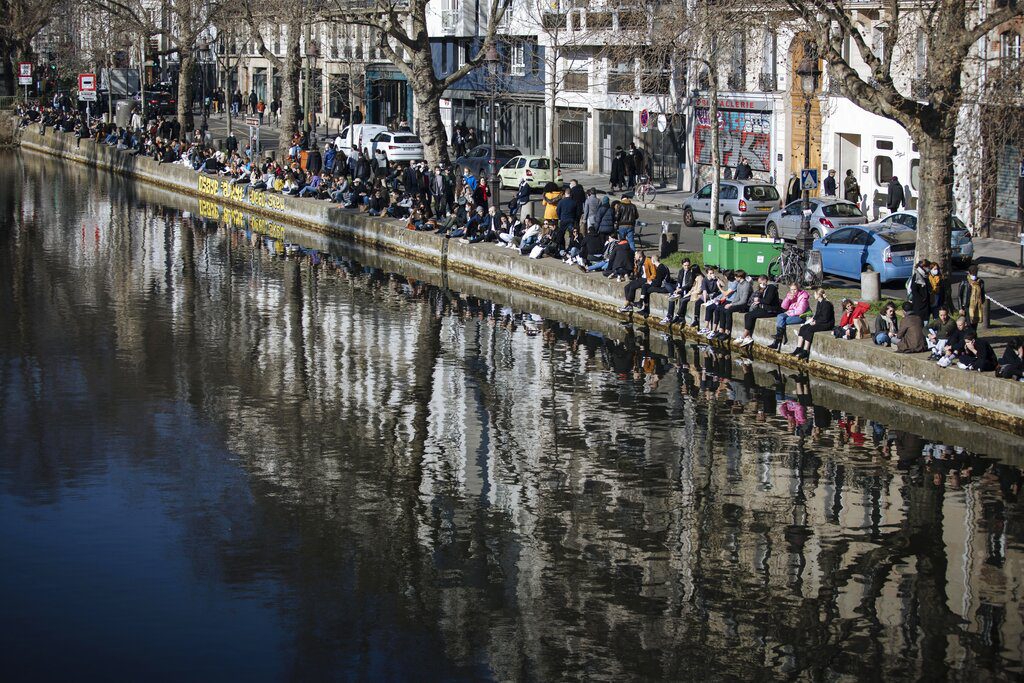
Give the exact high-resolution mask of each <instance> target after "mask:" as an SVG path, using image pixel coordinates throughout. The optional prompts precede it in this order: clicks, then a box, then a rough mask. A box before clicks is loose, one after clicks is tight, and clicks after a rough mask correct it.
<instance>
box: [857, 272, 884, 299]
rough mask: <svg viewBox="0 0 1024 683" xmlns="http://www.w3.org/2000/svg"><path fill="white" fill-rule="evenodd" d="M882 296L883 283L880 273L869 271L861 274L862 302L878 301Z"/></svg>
mask: <svg viewBox="0 0 1024 683" xmlns="http://www.w3.org/2000/svg"><path fill="white" fill-rule="evenodd" d="M880 295H881V283H880V281H879V276H878V273H876V272H875V271H873V270H868V271H865V272H863V273H861V274H860V298H861V301H878V299H879V298H880Z"/></svg>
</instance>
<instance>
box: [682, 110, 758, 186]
mask: <svg viewBox="0 0 1024 683" xmlns="http://www.w3.org/2000/svg"><path fill="white" fill-rule="evenodd" d="M710 120H711V119H710V116H709V114H708V110H707V109H702V108H698V109H696V121H695V124H694V127H693V156H694V159H696V161H697V163H699V164H710V163H711V124H710ZM771 126H772V113H771V112H769V111H731V110H728V109H726V110H722V109H720V110H719V111H718V129H719V131H720V135H721V137H720V141H719V142H720V145H721V149H722V165H723V166H732V167H735V166H736V165H737V164H739V162H740V159H746V161H747V163H749V164H750V167H751V168H752V169H753V170H755V171H770V169H771V161H772V149H771Z"/></svg>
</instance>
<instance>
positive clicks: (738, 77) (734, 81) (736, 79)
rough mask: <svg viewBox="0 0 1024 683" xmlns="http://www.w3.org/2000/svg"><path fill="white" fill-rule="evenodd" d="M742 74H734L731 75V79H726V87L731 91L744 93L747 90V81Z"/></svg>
mask: <svg viewBox="0 0 1024 683" xmlns="http://www.w3.org/2000/svg"><path fill="white" fill-rule="evenodd" d="M743 76H744V75H743V73H741V72H733V73H731V74H729V78H728V79H726V85H727V86H728V88H729V90H731V91H733V92H743V91H745V90H746V89H747V82H746V81H747V79H746V78H744V77H743Z"/></svg>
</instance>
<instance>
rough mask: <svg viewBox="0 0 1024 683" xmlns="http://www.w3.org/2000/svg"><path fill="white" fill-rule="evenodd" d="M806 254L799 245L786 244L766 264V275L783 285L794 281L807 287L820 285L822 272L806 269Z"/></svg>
mask: <svg viewBox="0 0 1024 683" xmlns="http://www.w3.org/2000/svg"><path fill="white" fill-rule="evenodd" d="M807 256H808V253H807V252H805V251H804V250H803V249H801V248H800V247H797V246H795V245H787V246H786V247H785V248H784V249H783V250H782V251H781V252H780V253H779V255H778V256H776V257H775V258H774V259H772V261H771V263H769V264H768V277H770V278H772V279H774V280H775V281H777V282H780V283H782V284H785V285H788V284H792V283H794V282H795V283H797V284H798V285H802V286H804V287H807V288H809V289H816V288H818V287H820V286H821V281H822V274H821V273H815V272H812V271H810V270H808V268H807Z"/></svg>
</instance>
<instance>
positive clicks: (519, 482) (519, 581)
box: [0, 159, 1024, 680]
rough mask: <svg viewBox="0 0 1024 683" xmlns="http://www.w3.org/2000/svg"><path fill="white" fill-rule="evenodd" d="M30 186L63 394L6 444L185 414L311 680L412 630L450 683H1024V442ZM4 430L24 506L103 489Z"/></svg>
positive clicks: (211, 224) (149, 202)
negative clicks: (778, 679)
mask: <svg viewBox="0 0 1024 683" xmlns="http://www.w3.org/2000/svg"><path fill="white" fill-rule="evenodd" d="M43 169H45V170H46V173H47V174H48V175H47V177H49V178H53V179H54V180H53V181H52V182H51V183H43V182H38V181H40V180H41V179H42V177H43V176H42V173H43ZM12 173H13V172H12ZM17 173H18V174H22V173H23V174H25V177H26V178H27V179H29V180H32V181H33V182H30V183H23V184H22V186H21V188H22V190H21V193H20V194H10V193H9V192H8V193H7V194H0V201H2V202H3V204H4V207H3V208H4V215H3V218H2V220H3V224H4V225H5V226H6V227H5V228H4V230H3V233H2V234H0V243H2V255H0V259H2V263H0V265H2V273H3V275H2V279H3V280H4V282H3V287H4V292H5V294H4V295H3V301H2V308H0V312H2V314H3V316H4V318H5V319H6V320H8V321H15V324H12V325H11V326H10V327H8V330H7V332H6V333H5V335H4V341H3V346H4V359H5V360H4V363H5V365H6V366H7V368H6V370H5V372H6V373H8V376H10V374H9V373H10V372H11V371H12V368H13V367H14V364H15V361H14V360H12V359H15V358H20V359H23V361H24V362H26V363H29V364H30V365H32V366H33V367H34V368H35V370H36V371H37V372H38V373H39V376H40V377H41V378H45V379H41V380H40V382H39V383H35V384H33V383H32V382H17V383H13V382H7V383H6V384H7V389H6V390H5V393H6V397H5V399H4V401H5V402H4V407H3V408H0V410H2V411H3V412H5V413H8V417H7V419H6V420H5V422H6V423H7V424H8V426H9V427H10V425H11V424H12V423H13V420H14V418H15V417H17V416H15V415H14V411H15V408H16V407H18V406H21V407H23V408H22V409H24V410H26V413H27V414H26V415H24V416H22V417H26V419H28V421H29V422H31V418H30V417H29V414H31V413H32V412H33V411H38V414H39V416H40V417H46V415H47V414H48V411H49V410H54V411H56V410H59V409H67V408H75V409H77V410H82V408H81V403H80V400H79V399H80V398H81V396H82V395H85V396H87V397H89V401H91V402H93V403H94V405H93V406H92V407H91V408H89V409H87V410H84V412H81V413H79V414H74V413H69V414H71V419H78V420H92V421H96V422H98V423H101V424H105V425H106V426H107V427H108V428H110V429H112V430H117V431H118V432H119V433H122V434H123V435H124V437H123V438H125V439H126V440H128V441H129V442H132V443H139V442H143V441H146V440H150V439H152V438H153V433H154V430H156V429H157V425H156V424H155V422H156V418H152V419H150V420H148V421H146V420H140V421H138V423H137V424H126V421H127V420H126V418H137V417H138V414H136V413H133V412H132V411H131V409H130V408H123V406H125V405H126V404H131V403H132V402H133V401H134V402H145V405H148V406H151V405H153V404H163V405H165V406H167V408H166V409H167V410H168V411H170V412H171V413H175V412H180V411H182V410H185V409H187V412H188V413H189V414H190V417H189V418H188V419H189V421H195V422H198V423H199V424H202V425H204V430H206V434H207V438H208V439H210V440H212V441H215V442H217V443H219V444H221V446H222V447H223V448H224V450H225V451H226V452H229V453H230V454H231V455H232V456H233V457H234V461H233V462H231V463H225V462H219V463H214V462H210V461H203V460H201V459H198V458H197V459H195V460H189V461H182V462H177V463H176V464H175V465H174V467H175V468H177V473H176V475H175V476H176V477H177V478H178V481H179V485H178V486H177V487H176V488H175V494H176V495H178V496H182V497H183V502H182V504H181V506H182V508H187V509H191V510H201V511H202V514H199V515H198V516H196V517H193V516H191V515H190V514H184V515H183V522H182V524H183V527H184V530H183V539H182V546H183V548H182V549H183V551H184V552H186V553H188V554H189V555H190V557H191V558H192V561H193V565H194V571H195V572H196V573H197V574H198V575H209V574H213V575H215V576H217V577H218V580H219V581H220V582H221V583H223V584H224V585H227V586H244V585H245V584H247V583H251V582H256V581H262V580H265V579H267V578H268V577H269V578H270V579H272V580H273V581H275V582H276V583H278V584H279V585H280V586H282V587H283V588H282V589H281V590H280V591H279V592H278V593H276V594H275V595H274V596H273V597H268V600H269V601H270V602H272V604H273V605H274V606H275V608H277V609H279V610H280V611H281V612H283V613H286V614H288V615H289V620H288V623H289V629H290V630H291V633H289V638H290V642H291V647H292V648H293V649H294V661H295V662H301V664H300V663H296V664H294V667H295V669H294V671H293V674H294V675H310V676H311V675H316V674H317V673H321V672H322V671H325V670H328V669H329V668H330V667H333V666H337V665H338V664H339V662H340V661H341V657H342V655H341V654H340V653H342V652H346V651H348V650H349V649H351V648H352V647H354V643H356V642H362V643H363V645H362V647H367V648H370V649H373V648H375V647H377V648H381V649H384V650H387V647H388V646H385V645H383V644H382V642H383V641H386V640H387V639H388V638H390V637H392V636H394V635H395V633H400V632H401V631H402V630H403V629H406V628H411V627H409V624H416V625H417V626H416V628H417V629H422V630H425V631H427V632H429V633H431V634H432V637H433V638H435V639H436V643H437V648H439V651H440V652H439V655H440V656H443V657H444V658H445V659H446V660H447V661H448V662H450V663H451V666H452V667H453V668H452V670H451V671H452V672H455V673H454V674H453V675H456V674H457V675H459V676H463V675H464V676H467V677H475V676H477V675H481V674H483V675H488V676H491V677H493V678H496V679H500V680H520V679H540V680H552V679H562V678H592V677H595V678H642V679H655V678H659V679H662V678H663V679H674V680H682V679H698V678H700V679H704V678H708V679H717V678H723V677H731V676H743V677H753V676H772V677H775V676H797V675H799V676H804V677H813V678H820V677H837V676H853V675H857V676H860V675H864V674H865V673H867V672H875V673H877V674H878V675H879V676H893V677H914V678H928V679H932V678H937V677H948V676H951V675H955V673H954V672H961V671H963V672H977V674H978V675H986V676H993V675H994V676H1002V675H1010V676H1015V675H1020V672H1021V650H1022V642H1021V637H1022V633H1024V630H1022V624H1021V620H1022V614H1021V602H1020V596H1019V591H1020V584H1019V580H1020V579H1019V577H1020V575H1021V572H1020V569H1021V557H1022V556H1021V537H1020V532H1019V528H1020V527H1018V526H1017V524H1016V522H1018V521H1020V517H1021V514H1020V505H1019V502H1018V496H1019V487H1020V481H1021V470H1020V468H1019V464H1020V461H1019V456H1020V454H1021V450H1020V446H1021V442H1020V441H1019V440H1018V441H1014V440H1013V439H1012V438H1007V439H1006V443H1007V444H1008V445H1007V446H1006V448H1005V449H1004V450H1001V451H998V452H996V451H989V452H988V453H987V454H985V455H982V454H979V453H975V452H974V451H973V450H972V449H973V448H974V447H975V445H974V444H972V443H968V442H960V443H949V444H946V443H936V442H934V441H932V440H929V439H928V438H926V437H922V436H918V435H917V434H914V433H911V432H908V431H903V430H898V429H893V428H891V427H888V426H887V424H889V421H888V420H885V419H879V418H878V416H875V417H873V418H872V419H868V418H862V417H859V416H858V415H857V414H855V413H851V412H847V408H846V406H845V405H844V404H843V402H842V401H841V400H836V399H835V396H834V395H832V394H829V395H827V396H826V397H825V398H824V399H823V398H822V397H821V396H820V395H819V393H818V390H817V388H816V386H817V385H816V384H815V383H814V382H812V381H811V380H810V379H809V378H807V377H804V376H799V375H792V374H789V371H786V370H780V369H771V368H766V367H761V366H758V367H754V366H751V365H742V364H738V363H735V362H734V359H732V358H729V357H727V356H721V355H716V354H714V353H713V352H709V351H701V350H699V349H696V348H695V347H692V346H688V345H683V344H681V343H670V344H669V346H668V349H667V351H664V349H662V350H661V351H657V350H655V349H653V348H652V345H653V344H654V340H652V339H650V338H649V337H648V336H647V335H644V334H642V333H639V332H637V333H630V332H628V331H621V332H615V331H607V330H606V331H605V332H591V331H588V329H586V328H584V327H580V326H573V325H569V324H563V323H559V322H558V321H555V320H550V319H547V318H543V317H541V316H539V315H535V314H531V313H529V312H526V313H524V312H522V311H519V310H513V309H512V308H511V307H508V306H506V305H504V304H503V303H492V302H490V301H487V300H484V299H479V298H475V297H473V296H468V295H465V294H460V293H459V292H457V291H452V290H445V289H442V288H439V287H437V286H434V285H432V284H427V283H426V282H423V281H420V280H414V279H408V278H406V277H403V276H400V275H396V274H393V273H390V272H387V271H385V270H383V269H381V268H379V267H376V266H371V265H364V264H363V263H361V262H360V261H358V260H356V259H355V258H352V257H351V256H348V255H347V254H346V252H345V250H344V248H343V247H341V246H338V245H335V246H334V247H332V250H331V253H329V254H328V253H324V252H323V251H318V252H311V253H307V254H305V255H302V256H291V257H288V256H285V255H284V254H283V252H284V249H283V242H282V240H278V239H274V238H273V237H271V236H268V235H261V234H259V232H257V231H255V230H253V229H252V226H251V225H248V224H245V223H243V224H242V225H238V226H227V225H224V224H223V223H218V222H215V221H209V220H203V219H200V218H198V217H196V216H195V215H193V214H190V213H188V212H185V213H183V212H182V211H181V210H179V209H177V208H173V207H171V206H166V205H163V204H161V203H159V202H158V201H156V200H154V199H152V198H148V197H146V196H145V192H146V191H145V189H144V188H138V187H133V186H131V185H130V184H127V183H125V182H122V181H108V180H106V179H105V178H104V177H103V176H98V175H94V174H92V173H91V172H89V171H85V170H66V169H60V168H59V167H57V168H55V167H51V166H48V165H44V164H43V163H42V162H40V161H39V160H36V159H24V160H23V164H19V166H18V171H17ZM7 184H8V185H9V184H11V183H7ZM57 190H59V194H58V192H57ZM57 197H59V200H57ZM19 362H21V361H19ZM58 389H59V390H60V391H58ZM72 389H74V391H71V390H72ZM76 392H77V393H78V395H79V397H78V398H77V399H74V400H72V399H71V398H68V399H67V404H66V405H55V406H51V407H50V408H47V407H45V406H44V405H43V402H44V399H46V397H47V396H50V395H53V394H60V395H68V394H69V393H70V394H74V393H76ZM865 400H868V401H870V400H871V399H870V398H867V399H865ZM172 406H173V407H172ZM51 417H52V415H51ZM893 419H894V420H895V419H897V417H896V416H895V415H894V416H893ZM935 420H936V422H939V421H942V420H948V418H940V417H938V416H936V417H935ZM10 428H11V429H12V432H11V434H10V435H9V436H8V437H7V438H8V444H9V445H13V446H15V448H13V449H12V450H11V452H12V454H13V457H12V459H11V461H10V462H7V463H6V464H4V465H3V467H4V468H5V469H6V470H7V472H6V474H5V475H4V479H3V481H4V485H5V486H6V487H7V489H8V492H7V494H6V495H16V496H20V497H34V498H35V499H37V500H38V501H40V504H45V502H46V501H47V500H54V499H56V498H58V497H59V496H60V495H61V493H60V492H61V490H62V489H64V488H66V487H69V486H73V485H75V481H76V478H78V477H80V476H85V474H84V473H87V472H89V471H92V470H93V469H94V468H97V467H100V468H102V467H103V466H104V455H103V453H98V452H88V451H87V452H84V453H83V452H82V451H78V452H74V451H73V450H71V449H66V448H61V449H55V448H53V447H52V445H53V444H52V443H51V444H47V443H45V442H44V441H40V440H39V439H38V438H37V435H34V433H33V432H32V431H31V430H28V429H20V430H19V428H17V427H10ZM929 429H930V425H929V424H928V423H926V422H922V423H921V429H920V431H921V432H922V433H925V434H928V433H930V432H929ZM57 438H59V437H57ZM175 462H176V460H175V459H173V458H168V459H161V460H160V461H158V462H153V463H145V462H140V463H136V464H137V466H138V467H140V468H144V467H156V468H168V467H170V466H171V465H172V464H173V463H175ZM231 467H238V468H240V469H241V472H242V473H243V475H244V476H242V477H241V478H239V477H232V476H230V475H229V474H228V473H226V472H225V470H226V469H230V468H231ZM198 482H202V483H198ZM207 516H211V517H212V516H215V517H216V518H217V519H218V520H221V521H220V522H218V523H216V524H211V523H210V522H209V519H208V518H207ZM124 571H125V572H126V573H128V572H130V571H131V568H125V569H124ZM380 596H388V601H387V604H388V605H389V606H390V607H389V609H390V610H392V611H391V612H389V613H388V614H387V615H385V616H382V615H381V614H380V613H379V612H378V611H377V609H378V607H379V605H378V604H377V602H376V601H377V600H378V599H379V598H380ZM384 621H387V623H389V624H390V626H389V629H390V630H389V631H388V638H383V639H382V636H381V634H380V633H378V632H377V631H378V630H379V628H380V627H379V626H374V622H378V623H381V622H384ZM360 638H362V641H360ZM390 656H393V657H395V658H396V659H400V658H402V657H403V654H402V653H401V652H398V651H394V650H391V651H390Z"/></svg>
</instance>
